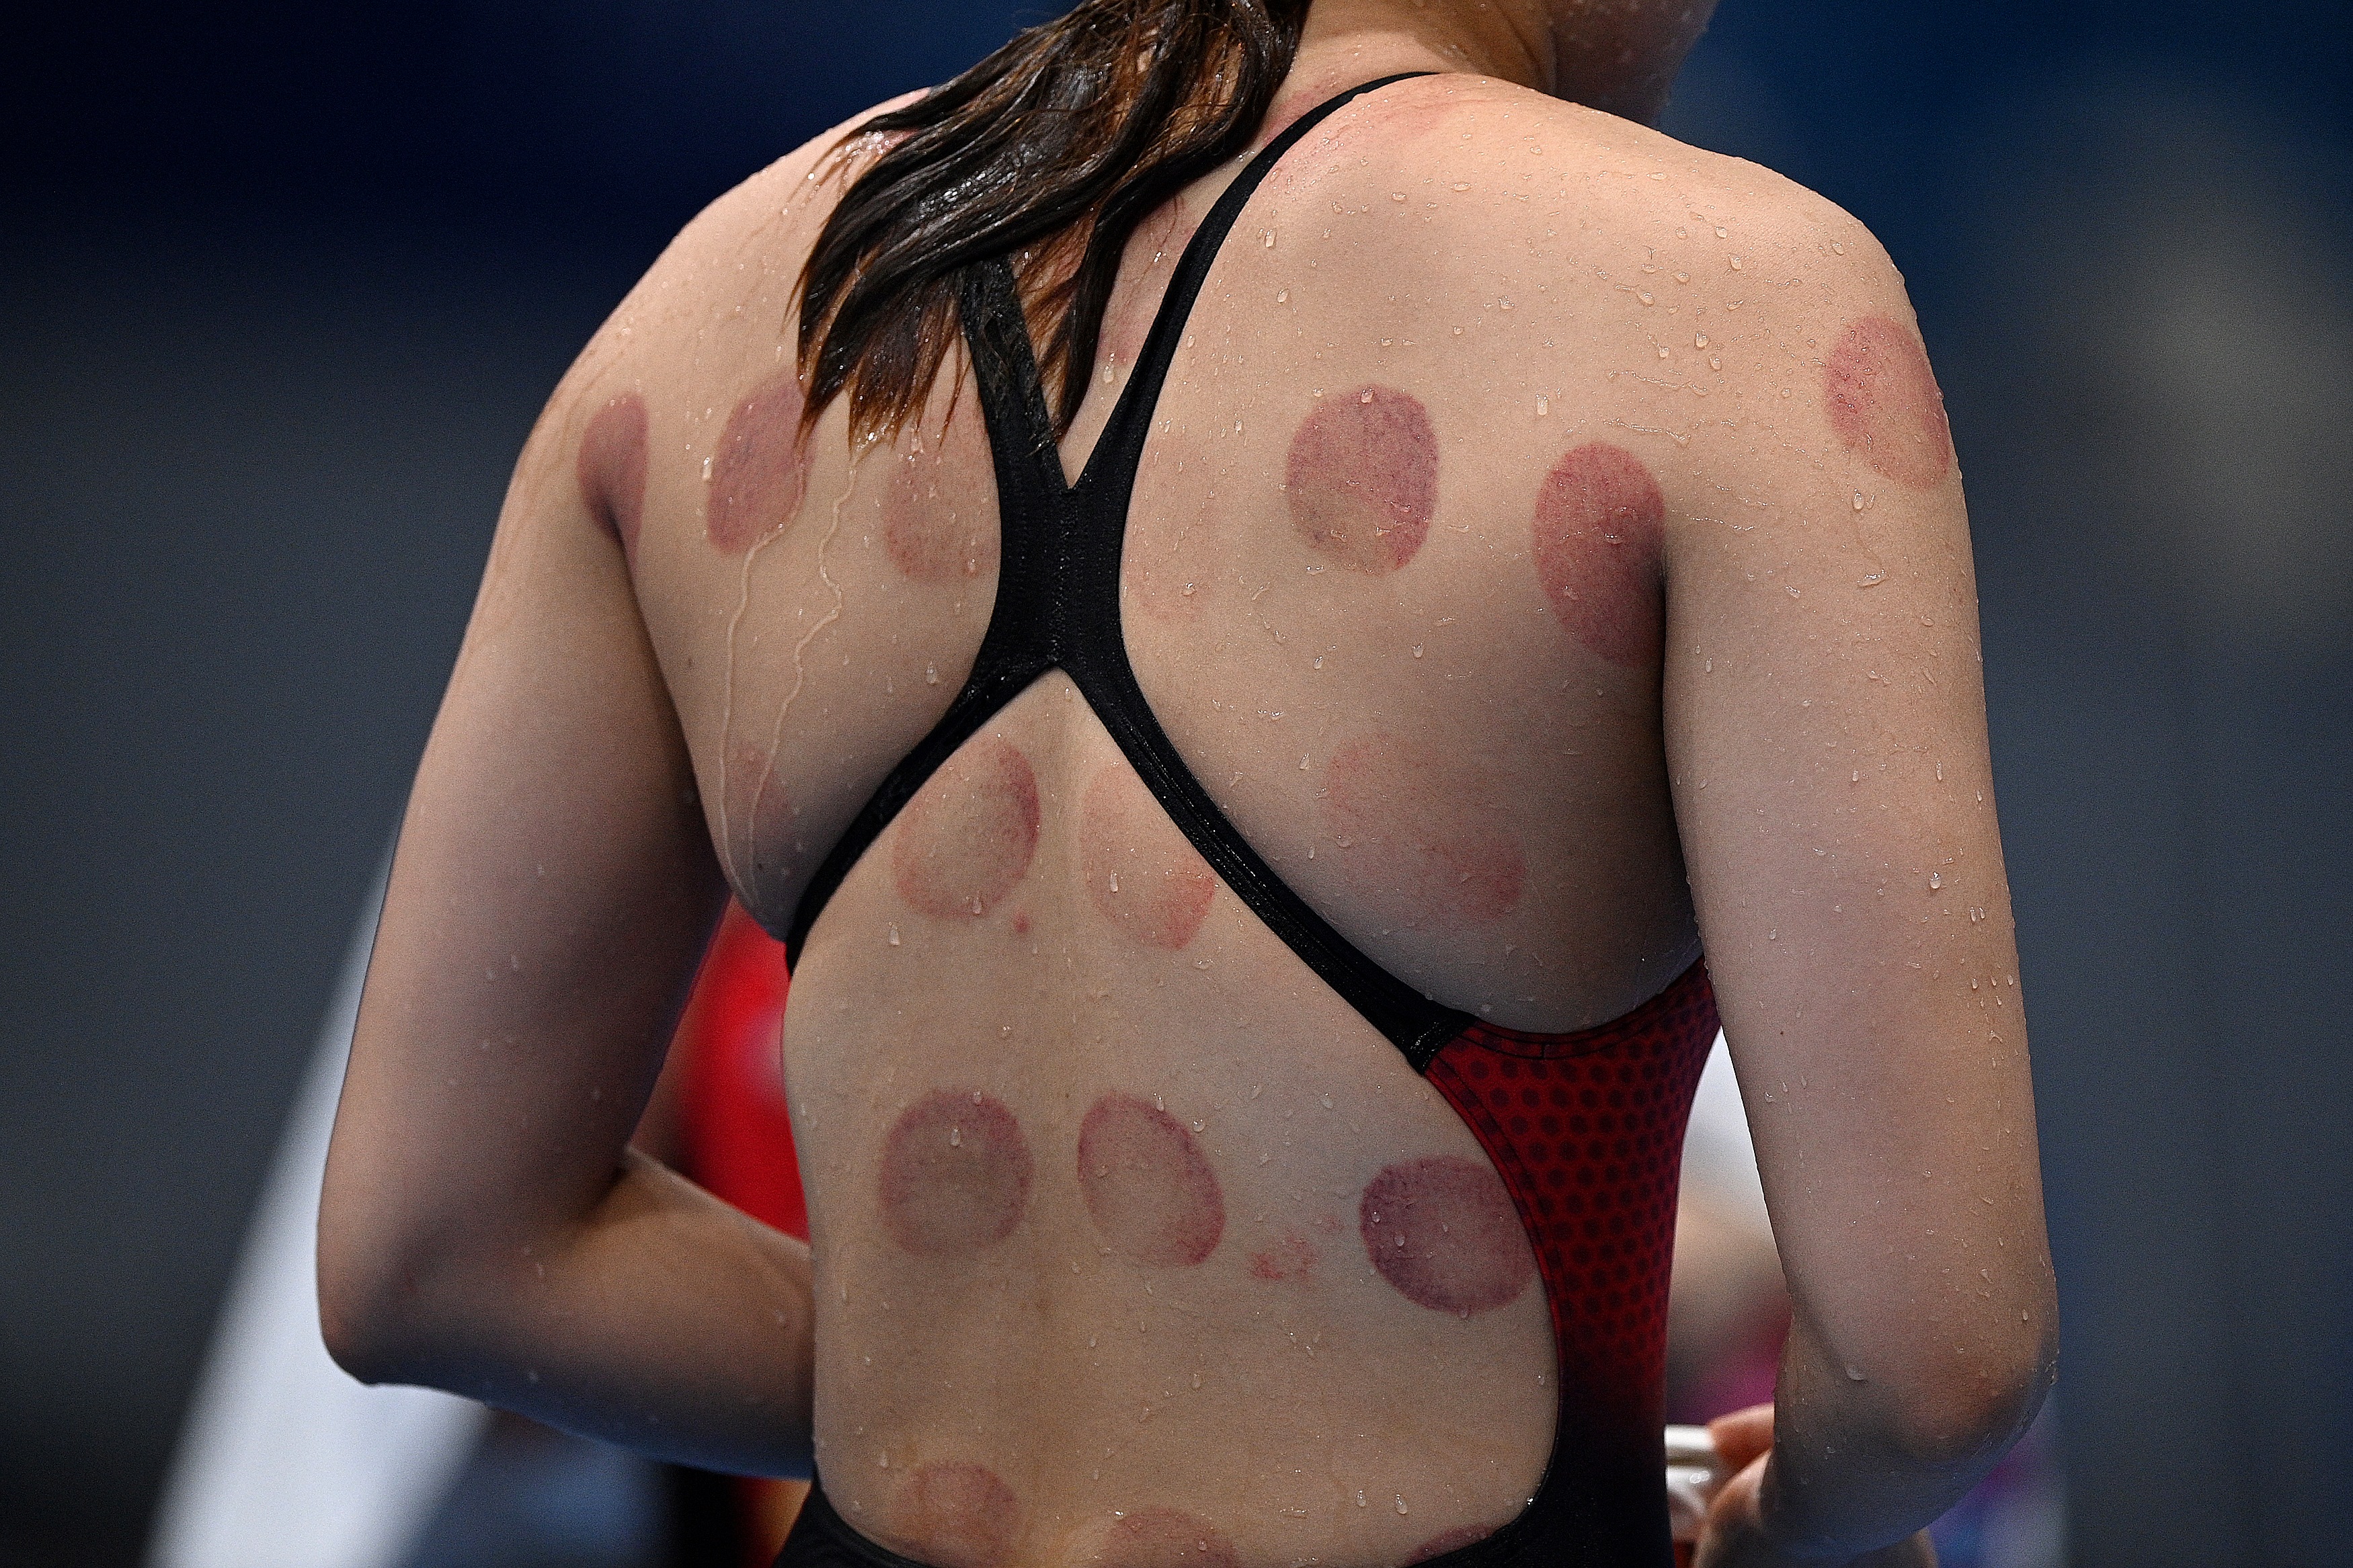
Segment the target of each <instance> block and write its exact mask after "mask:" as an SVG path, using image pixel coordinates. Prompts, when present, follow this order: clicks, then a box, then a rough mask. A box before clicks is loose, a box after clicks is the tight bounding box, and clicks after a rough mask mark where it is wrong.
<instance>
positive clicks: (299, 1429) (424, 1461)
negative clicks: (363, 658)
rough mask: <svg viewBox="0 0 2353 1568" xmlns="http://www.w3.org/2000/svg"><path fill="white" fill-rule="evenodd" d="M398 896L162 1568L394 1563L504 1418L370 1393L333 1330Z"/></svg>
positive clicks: (292, 1134)
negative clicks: (347, 1177)
mask: <svg viewBox="0 0 2353 1568" xmlns="http://www.w3.org/2000/svg"><path fill="white" fill-rule="evenodd" d="M383 900H384V885H383V879H382V877H381V876H379V877H378V879H377V882H376V887H375V891H374V892H373V893H372V894H371V895H370V897H369V899H368V901H367V905H366V909H365V912H364V916H363V918H362V920H361V921H360V928H359V931H358V933H357V936H356V937H355V939H354V940H353V943H352V950H351V953H350V956H349V957H348V958H347V959H345V961H344V964H343V975H342V977H341V979H340V980H339V981H338V983H337V984H336V987H335V997H334V1001H333V1003H332V1005H331V1006H330V1007H329V1009H328V1012H327V1020H326V1026H325V1028H324V1029H323V1030H322V1033H321V1036H320V1040H319V1049H318V1053H317V1055H316V1056H315V1057H314V1058H313V1059H312V1061H311V1068H310V1070H309V1072H308V1073H307V1074H306V1075H305V1076H304V1078H303V1081H302V1087H301V1093H300V1094H299V1095H298V1096H297V1098H296V1100H295V1102H294V1110H293V1114H292V1115H291V1116H290V1118H289V1119H288V1121H287V1127H286V1132H285V1136H284V1138H283V1140H282V1141H281V1142H280V1146H279V1150H278V1154H277V1157H276V1159H275V1161H274V1162H273V1163H272V1164H271V1167H270V1172H269V1179H268V1181H267V1182H265V1183H264V1184H263V1186H262V1192H261V1199H260V1202H259V1205H257V1206H256V1208H255V1210H254V1216H253V1225H252V1228H251V1229H250V1230H249V1231H248V1233H247V1236H246V1240H245V1249H244V1252H243V1254H242V1255H241V1256H240V1257H239V1258H238V1260H237V1272H236V1274H235V1275H234V1276H233V1277H232V1278H231V1279H230V1282H229V1289H228V1293H227V1298H226V1299H225V1300H224V1301H223V1304H222V1308H221V1315H220V1320H219V1323H218V1325H217V1327H216V1329H215V1330H214V1333H213V1345H212V1352H211V1354H210V1355H209V1356H208V1357H207V1358H206V1365H205V1369H204V1373H203V1374H202V1376H201V1377H200V1378H199V1379H198V1381H197V1384H196V1390H195V1396H194V1397H193V1399H192V1400H191V1401H190V1403H189V1407H188V1416H187V1422H186V1425H185V1426H184V1427H183V1428H182V1430H181V1434H180V1447H179V1452H178V1453H177V1454H176V1455H175V1456H174V1459H173V1464H172V1471H171V1474H170V1476H169V1477H168V1478H167V1479H166V1480H165V1483H164V1498H163V1502H162V1504H161V1506H160V1507H159V1509H158V1510H157V1513H156V1523H155V1532H154V1535H153V1538H152V1539H151V1540H150V1542H148V1552H147V1564H148V1568H393V1565H395V1564H396V1563H400V1562H402V1561H403V1560H404V1559H405V1558H406V1556H407V1555H408V1553H409V1552H410V1550H411V1548H412V1546H413V1545H414V1543H415V1542H416V1540H417V1536H418V1535H419V1534H421V1533H422V1532H423V1531H424V1529H425V1527H426V1526H427V1524H428V1523H429V1522H430V1521H432V1518H433V1516H434V1514H435V1513H436V1512H437V1511H438V1509H439V1508H440V1506H441V1502H442V1500H443V1498H444V1496H445V1495H446V1494H447V1493H448V1489H449V1487H450V1484H451V1482H452V1481H454V1480H455V1479H456V1478H457V1475H458V1472H459V1469H461V1468H463V1467H464V1465H465V1463H466V1461H467V1459H468V1458H470V1456H471V1455H472V1453H473V1451H474V1449H475V1447H476V1446H477V1445H478V1444H479V1443H480V1439H481V1436H482V1433H483V1431H484V1429H485V1428H486V1427H487V1426H488V1424H489V1420H490V1412H489V1411H488V1410H486V1409H484V1408H483V1407H482V1406H481V1405H476V1404H475V1403H473V1402H472V1401H471V1400H467V1399H459V1398H456V1397H454V1396H452V1395H450V1394H440V1393H437V1392H434V1391H432V1390H430V1389H423V1388H370V1387H367V1386H366V1385H364V1384H361V1383H358V1382H356V1381H354V1380H353V1378H352V1377H351V1376H350V1375H349V1374H347V1373H344V1372H343V1369H342V1368H341V1367H338V1366H337V1365H335V1363H333V1362H332V1361H331V1360H329V1359H328V1356H327V1349H326V1346H325V1344H324V1343H323V1342H322V1341H321V1339H320V1337H319V1296H318V1283H317V1270H318V1228H319V1184H320V1180H321V1177H322V1174H323V1173H324V1172H325V1170H326V1164H327V1138H328V1134H329V1133H330V1131H332V1129H333V1126H334V1120H335V1100H336V1097H337V1095H338V1094H340V1093H341V1091H342V1089H343V1064H344V1061H345V1059H346V1058H347V1057H348V1056H349V1054H350V1051H351V1045H352V1026H353V1020H354V1019H355V1018H356V1017H357V1016H358V1013H359V1000H360V985H361V983H362V982H363V981H364V979H365V978H366V975H367V958H368V951H369V949H370V948H371V947H372V946H373V945H374V943H375V921H376V914H377V911H378V910H379V909H380V908H381V907H382V904H383Z"/></svg>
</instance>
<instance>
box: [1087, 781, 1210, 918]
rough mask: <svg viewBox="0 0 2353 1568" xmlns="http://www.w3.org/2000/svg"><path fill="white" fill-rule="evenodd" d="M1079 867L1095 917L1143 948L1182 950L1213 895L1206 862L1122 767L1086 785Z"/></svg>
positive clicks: (1205, 911) (1204, 915)
mask: <svg viewBox="0 0 2353 1568" xmlns="http://www.w3.org/2000/svg"><path fill="white" fill-rule="evenodd" d="M1079 861H1080V869H1081V873H1082V875H1083V876H1084V877H1085V878H1086V882H1087V897H1088V898H1089V899H1090V900H1092V901H1093V903H1094V906H1095V912H1096V913H1098V914H1100V915H1102V916H1103V919H1105V920H1107V921H1111V922H1112V924H1113V925H1115V926H1117V927H1119V929H1120V930H1122V931H1125V932H1126V933H1127V934H1128V935H1129V936H1131V937H1134V939H1135V940H1136V941H1137V942H1142V943H1143V944H1144V945H1145V946H1146V947H1158V948H1166V949H1167V950H1168V951H1170V952H1176V951H1178V950H1180V949H1182V948H1183V947H1184V946H1185V944H1186V943H1187V942H1191V941H1192V940H1193V938H1194V936H1195V935H1196V934H1198V932H1199V931H1200V929H1201V921H1203V920H1205V919H1207V918H1208V913H1209V900H1211V899H1212V898H1214V897H1216V895H1217V891H1218V879H1217V874H1216V873H1215V872H1213V871H1211V870H1210V869H1209V864H1208V861H1206V860H1204V859H1202V858H1201V853H1200V851H1199V850H1198V849H1196V848H1194V847H1193V846H1192V844H1191V843H1190V842H1188V841H1187V838H1186V837H1185V835H1184V834H1183V833H1182V832H1181V831H1180V830H1179V829H1178V828H1177V826H1176V824H1175V823H1173V822H1171V821H1169V820H1168V814H1167V813H1166V812H1165V811H1163V810H1161V809H1160V806H1159V804H1158V803H1157V802H1156V801H1155V800H1154V799H1153V798H1152V796H1151V795H1150V794H1149V793H1147V792H1146V791H1145V787H1144V784H1143V781H1142V780H1140V779H1138V778H1137V777H1136V776H1135V770H1134V768H1132V767H1130V766H1129V765H1128V764H1127V763H1124V762H1120V763H1112V764H1111V765H1110V766H1108V767H1106V768H1104V769H1103V771H1102V772H1101V773H1097V774H1095V777H1094V782H1093V783H1092V784H1089V785H1088V786H1087V795H1086V802H1085V805H1084V806H1083V807H1082V810H1081V814H1080V817H1079Z"/></svg>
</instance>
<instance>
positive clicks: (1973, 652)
mask: <svg viewBox="0 0 2353 1568" xmlns="http://www.w3.org/2000/svg"><path fill="white" fill-rule="evenodd" d="M1790 189H1791V190H1792V191H1794V188H1793V187H1792V188H1790ZM1749 216H1750V220H1751V221H1750V223H1749V226H1750V229H1751V231H1752V232H1753V233H1755V234H1756V236H1757V237H1756V238H1755V239H1754V240H1753V242H1752V243H1751V244H1750V245H1749V246H1748V253H1747V255H1746V257H1745V258H1744V262H1743V267H1742V268H1741V274H1742V278H1743V279H1746V280H1748V281H1747V282H1746V284H1744V285H1743V286H1739V287H1733V288H1731V289H1730V291H1729V292H1728V293H1726V294H1725V295H1723V296H1722V297H1720V298H1719V300H1718V301H1717V305H1718V308H1717V309H1716V310H1715V311H1714V313H1713V315H1712V316H1711V318H1710V320H1709V321H1708V322H1706V323H1703V324H1704V325H1705V326H1706V327H1707V330H1708V331H1710V333H1711V334H1712V335H1714V336H1715V337H1716V338H1717V339H1718V341H1719V342H1721V343H1722V345H1723V346H1722V355H1723V361H1724V364H1725V375H1724V379H1723V381H1722V382H1721V383H1720V384H1718V385H1717V387H1716V389H1715V395H1714V397H1713V398H1712V400H1711V407H1710V412H1711V413H1712V414H1713V415H1715V417H1716V418H1717V420H1718V421H1719V422H1718V423H1715V424H1711V425H1703V426H1694V436H1693V437H1692V440H1691V444H1690V447H1689V452H1690V457H1691V460H1692V464H1693V466H1694V468H1695V469H1696V472H1697V476H1698V479H1697V482H1698V483H1700V484H1702V485H1704V487H1705V488H1704V490H1700V489H1694V491H1693V492H1692V495H1691V498H1690V500H1689V503H1688V504H1687V505H1685V506H1683V507H1682V508H1676V507H1675V506H1674V503H1673V501H1672V499H1671V501H1670V507H1671V511H1679V512H1680V513H1681V515H1673V516H1671V518H1670V521H1669V526H1668V531H1667V539H1666V574H1667V583H1668V629H1667V658H1666V669H1665V693H1664V697H1665V710H1666V724H1667V743H1668V752H1669V759H1670V766H1671V770H1672V787H1673V790H1674V796H1675V806H1676V814H1677V819H1678V823H1679V825H1680V828H1681V832H1682V836H1683V846H1684V851H1685V855H1686V858H1687V861H1688V865H1689V870H1690V876H1691V882H1692V890H1693V896H1694V901H1695V905H1696V908H1697V910H1698V915H1699V920H1700V925H1701V931H1702V935H1703V937H1704V941H1705V943H1706V950H1707V955H1708V963H1709V968H1710V970H1711V972H1712V973H1713V975H1714V977H1715V985H1716V990H1717V994H1718V997H1719V999H1720V1002H1721V1005H1722V1007H1723V1013H1724V1019H1725V1032H1726V1035H1727V1036H1728V1037H1729V1038H1730V1040H1731V1042H1732V1046H1733V1050H1734V1055H1735V1058H1736V1066H1737V1068H1738V1073H1739V1077H1740V1080H1741V1084H1742V1088H1743V1091H1744V1095H1745V1097H1746V1101H1747V1105H1748V1112H1749V1117H1750V1120H1751V1124H1752V1127H1753V1129H1754V1131H1755V1134H1756V1140H1757V1153H1758V1159H1759V1163H1760V1166H1761V1168H1762V1173H1763V1175H1764V1180H1765V1188H1766V1193H1767V1197H1768V1199H1769V1200H1770V1205H1771V1209H1772V1214H1773V1220H1774V1230H1775V1235H1776V1237H1777V1240H1778V1244H1779V1247H1780V1250H1781V1254H1782V1258H1783V1262H1784V1267H1785V1268H1786V1270H1787V1272H1788V1279H1789V1284H1790V1289H1791V1292H1792V1297H1793V1300H1794V1302H1795V1305H1796V1310H1797V1314H1798V1319H1799V1325H1798V1330H1797V1334H1798V1337H1799V1339H1803V1340H1810V1342H1812V1343H1813V1345H1814V1348H1815V1349H1816V1351H1817V1352H1819V1355H1820V1359H1821V1360H1822V1361H1823V1362H1824V1363H1827V1364H1829V1365H1831V1366H1832V1367H1834V1368H1835V1369H1836V1375H1837V1378H1838V1382H1839V1384H1840V1386H1839V1387H1837V1388H1835V1389H1822V1390H1820V1391H1819V1393H1820V1395H1821V1396H1822V1397H1824V1398H1826V1399H1828V1400H1830V1401H1831V1402H1833V1403H1839V1404H1843V1405H1847V1406H1849V1407H1850V1408H1852V1409H1854V1410H1857V1411H1860V1412H1876V1415H1875V1416H1874V1417H1873V1418H1874V1419H1876V1420H1878V1421H1880V1422H1882V1423H1883V1428H1884V1430H1885V1431H1886V1432H1887V1433H1888V1434H1890V1435H1891V1436H1892V1440H1893V1441H1894V1443H1895V1444H1896V1445H1897V1446H1898V1447H1902V1448H1904V1449H1906V1450H1908V1451H1912V1452H1915V1453H1916V1454H1919V1455H1921V1456H1923V1457H1929V1458H1940V1459H1951V1460H1955V1461H1959V1460H1962V1459H1963V1458H1965V1457H1966V1456H1967V1455H1968V1454H1970V1453H1973V1452H1975V1451H1978V1450H1979V1449H1983V1448H1986V1447H1989V1445H1991V1444H1993V1443H1995V1442H1997V1441H1999V1440H2000V1438H2001V1437H2002V1436H2004V1435H2006V1434H2008V1433H2010V1432H2011V1431H2013V1430H2014V1427H2015V1424H2016V1422H2017V1420H2018V1419H2019V1416H2020V1414H2021V1410H2023V1411H2025V1412H2029V1413H2031V1409H2032V1407H2033V1405H2034V1404H2035V1403H2036V1402H2037V1401H2039V1398H2040V1394H2041V1391H2042V1387H2043V1385H2044V1384H2045V1383H2046V1382H2047V1375H2048V1367H2049V1364H2050V1360H2051V1356H2052V1345H2053V1340H2052V1335H2053V1332H2054V1321H2053V1295H2052V1276H2051V1269H2050V1260H2049V1255H2048V1250H2047V1247H2046V1243H2045V1240H2044V1234H2043V1224H2042V1194H2041V1187H2040V1179H2039V1175H2038V1170H2037V1162H2036V1152H2035V1124H2034V1108H2033V1101H2032V1092H2031V1081H2030V1079H2029V1076H2028V1070H2027V1057H2026V1036H2025V1026H2024V1019H2023V1017H2022V1016H2021V1005H2020V995H2019V991H2018V981H2017V974H2018V963H2017V952H2016V947H2015V941H2014V936H2013V932H2012V928H2011V921H2010V894H2009V887H2008V883H2007V880H2006V878H2005V875H2004V872H2003V868H2002V860H2001V845H2000V837H1999V834H1998V832H1997V830H1996V826H1995V816H1994V795H1993V783H1992V779H1991V775H1990V768H1989V755H1988V750H1987V741H1986V727H1985V714H1984V696H1983V682H1982V679H1981V676H1982V672H1981V667H1980V661H1979V658H1978V619H1977V605H1976V595H1975V584H1974V576H1973V573H1972V570H1971V565H1970V558H1969V544H1968V522H1967V518H1966V515H1965V512H1964V508H1963V502H1962V495H1961V485H1960V478H1959V473H1958V470H1957V468H1956V466H1955V464H1954V462H1953V458H1952V454H1951V448H1950V446H1949V441H1948V438H1947V436H1946V433H1945V425H1944V417H1943V412H1942V404H1941V401H1940V399H1939V398H1938V396H1937V395H1936V388H1935V384H1934V381H1933V379H1932V378H1931V377H1930V375H1929V374H1928V369H1927V362H1926V358H1925V356H1924V355H1923V353H1922V351H1921V349H1920V347H1919V341H1918V336H1917V331H1916V329H1915V326H1914V324H1913V317H1912V311H1911V309H1910V306H1909V304H1908V302H1907V301H1906V300H1905V294H1904V289H1903V284H1902V279H1901V278H1900V277H1899V276H1898V275H1897V274H1896V272H1895V269H1894V266H1893V265H1892V264H1891V263H1890V262H1889V261H1888V259H1887V258H1886V257H1885V255H1884V253H1883V252H1882V251H1881V250H1880V247H1878V246H1877V244H1876V243H1875V242H1873V240H1872V239H1871V237H1870V236H1869V235H1868V234H1866V233H1864V232H1863V231H1862V227H1861V226H1860V225H1857V224H1855V223H1854V222H1853V220H1852V219H1851V218H1849V217H1847V216H1846V215H1844V214H1843V213H1840V212H1838V211H1837V210H1836V209H1835V208H1833V207H1831V206H1830V205H1829V204H1827V203H1823V202H1820V201H1819V199H1818V198H1813V197H1810V196H1805V195H1803V194H1802V193H1796V194H1794V195H1791V196H1789V197H1788V198H1787V199H1786V200H1784V201H1781V202H1780V203H1778V205H1777V206H1776V208H1775V209H1774V210H1771V211H1767V212H1764V213H1759V214H1752V215H1749ZM1725 275H1726V277H1727V278H1729V277H1730V276H1731V273H1730V270H1729V268H1727V269H1726V274H1725ZM1743 293H1746V295H1747V297H1746V299H1741V298H1740V295H1741V294H1743ZM1736 300H1737V308H1736V309H1725V308H1723V307H1725V306H1727V305H1732V304H1733V303H1734V302H1735V301H1736ZM1785 389H1786V390H1785ZM1724 498H1732V499H1729V500H1725V499H1724ZM1703 499H1705V500H1723V504H1717V505H1707V504H1702V502H1703ZM1785 1375H1787V1373H1785ZM1806 1392H1808V1391H1804V1390H1792V1391H1790V1393H1791V1394H1804V1393H1806ZM1785 1397H1786V1395H1785Z"/></svg>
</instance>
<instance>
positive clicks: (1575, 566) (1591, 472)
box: [1534, 441, 1667, 668]
mask: <svg viewBox="0 0 2353 1568" xmlns="http://www.w3.org/2000/svg"><path fill="white" fill-rule="evenodd" d="M1666 516H1667V503H1666V501H1665V500H1664V498H1663V497H1662V496H1661V495H1660V493H1659V481H1658V480H1656V479H1652V478H1651V470H1650V469H1648V468H1644V467H1643V466H1642V460H1641V458H1637V457H1635V456H1634V454H1633V453H1631V452H1629V451H1628V450H1626V448H1625V447H1616V446H1612V445H1610V444H1609V442H1607V441H1592V442H1588V443H1587V444H1586V445H1584V446H1582V447H1572V448H1570V449H1569V451H1567V453H1566V454H1564V455H1563V456H1562V458H1561V459H1560V461H1559V462H1557V463H1555V464H1554V465H1553V466H1552V472H1550V473H1548V474H1546V476H1545V481H1544V488H1543V489H1540V490H1538V491H1537V492H1536V511H1535V539H1534V543H1535V567H1536V581H1537V582H1538V583H1540V584H1543V586H1544V592H1545V597H1546V599H1548V600H1550V601H1551V602H1552V609H1553V614H1554V615H1556V616H1559V617H1560V624H1561V625H1562V626H1567V628H1568V629H1569V631H1570V632H1571V633H1572V634H1574V635H1575V637H1577V641H1579V642H1581V643H1583V644H1584V645H1585V646H1586V647H1589V648H1591V649H1592V650H1593V651H1594V652H1595V653H1597V654H1599V655H1600V656H1601V657H1602V658H1606V659H1608V660H1609V662H1610V663H1612V664H1619V665H1625V666H1627V667H1629V668H1651V667H1655V666H1656V665H1657V664H1658V662H1659V649H1660V645H1661V641H1662V636H1663V630H1664V625H1665V618H1666V605H1665V601H1664V599H1663V597H1662V595H1661V592H1660V575H1659V557H1660V551H1661V548H1662V541H1663V539H1664V531H1665V525H1666Z"/></svg>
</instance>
